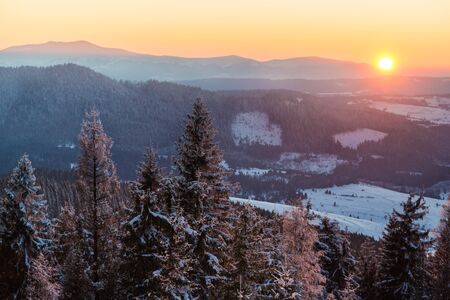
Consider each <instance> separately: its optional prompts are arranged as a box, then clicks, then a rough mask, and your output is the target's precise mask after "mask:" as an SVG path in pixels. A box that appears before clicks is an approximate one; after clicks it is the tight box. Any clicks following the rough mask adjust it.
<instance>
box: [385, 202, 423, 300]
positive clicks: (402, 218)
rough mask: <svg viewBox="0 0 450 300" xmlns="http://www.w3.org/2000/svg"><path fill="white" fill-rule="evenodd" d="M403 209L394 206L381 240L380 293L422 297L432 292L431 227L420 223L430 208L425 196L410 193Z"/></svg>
mask: <svg viewBox="0 0 450 300" xmlns="http://www.w3.org/2000/svg"><path fill="white" fill-rule="evenodd" d="M402 208H403V211H402V212H398V211H396V210H394V211H393V212H392V214H391V216H390V218H389V222H388V224H387V225H386V228H385V232H384V234H383V238H382V240H381V250H380V252H381V254H380V263H379V270H378V280H377V284H376V285H377V290H378V297H379V298H381V299H386V300H391V299H392V300H394V299H399V300H403V299H405V300H406V299H422V298H423V297H426V296H428V287H427V285H428V282H429V274H428V271H427V270H426V266H425V263H426V253H427V249H428V247H429V245H430V241H429V237H428V230H425V229H424V227H423V226H421V225H420V224H419V221H420V220H422V219H423V217H424V216H425V214H426V212H427V208H426V206H425V200H424V198H423V197H422V196H420V197H418V198H417V200H414V199H413V197H412V196H411V197H409V198H408V200H407V201H406V202H404V203H402Z"/></svg>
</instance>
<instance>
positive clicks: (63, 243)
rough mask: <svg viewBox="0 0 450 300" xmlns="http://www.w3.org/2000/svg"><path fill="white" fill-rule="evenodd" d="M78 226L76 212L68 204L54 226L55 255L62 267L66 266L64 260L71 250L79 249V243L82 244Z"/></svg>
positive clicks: (62, 209)
mask: <svg viewBox="0 0 450 300" xmlns="http://www.w3.org/2000/svg"><path fill="white" fill-rule="evenodd" d="M77 225H78V224H77V217H76V215H75V210H74V208H73V207H72V205H70V204H69V203H68V202H66V203H65V204H64V206H63V207H62V208H61V212H60V213H59V216H58V218H57V219H56V221H55V224H54V225H53V235H54V238H53V239H54V241H55V247H54V248H53V253H54V255H55V257H56V259H57V261H58V263H59V264H60V265H64V260H65V259H66V258H67V256H68V254H69V252H70V251H71V249H72V248H74V247H77V245H76V244H77V242H80V241H79V239H78V237H79V233H78V232H77Z"/></svg>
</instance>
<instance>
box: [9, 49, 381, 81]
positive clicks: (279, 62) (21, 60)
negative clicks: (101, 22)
mask: <svg viewBox="0 0 450 300" xmlns="http://www.w3.org/2000/svg"><path fill="white" fill-rule="evenodd" d="M64 63H75V64H79V65H82V66H86V67H89V68H92V69H93V70H95V71H98V72H100V73H103V74H104V75H107V76H110V77H112V78H115V79H120V80H132V81H145V80H149V79H156V80H168V81H182V80H196V79H203V78H260V79H299V78H302V79H335V78H364V77H369V76H374V75H375V72H374V70H373V68H372V67H371V66H370V65H369V64H365V63H355V62H350V61H341V60H334V59H328V58H321V57H296V58H289V59H274V60H268V61H258V60H254V59H250V58H245V57H240V56H236V55H229V56H221V57H208V58H187V57H176V56H157V55H149V54H139V53H135V52H130V51H127V50H122V49H117V48H106V47H101V46H98V45H95V44H92V43H90V42H87V41H75V42H54V41H51V42H47V43H43V44H32V45H22V46H13V47H9V48H6V49H4V50H1V51H0V66H5V67H14V66H52V65H58V64H64Z"/></svg>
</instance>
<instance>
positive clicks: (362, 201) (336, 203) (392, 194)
mask: <svg viewBox="0 0 450 300" xmlns="http://www.w3.org/2000/svg"><path fill="white" fill-rule="evenodd" d="M325 191H331V194H328V193H325ZM304 192H306V193H307V195H308V199H310V200H311V204H312V210H313V212H314V213H316V214H318V215H320V216H328V217H329V218H330V219H332V220H335V221H337V222H338V223H339V225H340V226H341V228H342V229H344V230H348V231H350V232H354V233H362V234H364V235H369V236H372V237H374V238H376V239H379V238H380V237H381V235H382V233H383V230H384V226H385V225H386V223H387V221H388V216H389V214H390V213H391V212H392V209H394V208H395V209H397V210H400V209H401V206H400V204H401V203H402V202H403V201H405V200H406V199H407V198H408V194H404V193H399V192H396V191H392V190H388V189H385V188H381V187H377V186H372V185H367V184H362V183H359V184H349V185H344V186H340V187H331V188H323V189H307V190H304ZM231 201H233V202H237V203H249V204H252V205H254V206H256V207H259V208H261V209H265V210H268V211H275V212H277V213H280V214H282V213H284V212H286V211H289V210H291V209H292V206H289V205H284V204H278V203H270V202H264V201H256V200H248V199H240V198H231ZM425 201H426V204H427V205H428V207H429V212H428V214H427V215H426V217H425V219H424V221H423V225H424V226H425V227H426V228H429V229H433V228H436V226H437V225H438V223H439V219H440V213H441V205H442V204H444V203H445V201H442V200H436V199H432V198H425Z"/></svg>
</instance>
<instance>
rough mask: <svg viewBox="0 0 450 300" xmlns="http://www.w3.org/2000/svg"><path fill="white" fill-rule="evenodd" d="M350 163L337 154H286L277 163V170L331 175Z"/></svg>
mask: <svg viewBox="0 0 450 300" xmlns="http://www.w3.org/2000/svg"><path fill="white" fill-rule="evenodd" d="M347 163H348V162H347V161H346V160H343V159H339V158H338V156H337V155H335V154H314V153H309V154H307V153H297V152H285V153H282V154H281V155H280V160H279V161H278V162H277V163H276V166H277V168H281V169H285V170H291V171H300V172H304V173H308V174H323V175H329V174H332V173H333V172H334V169H336V167H338V166H340V165H344V164H347Z"/></svg>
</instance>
